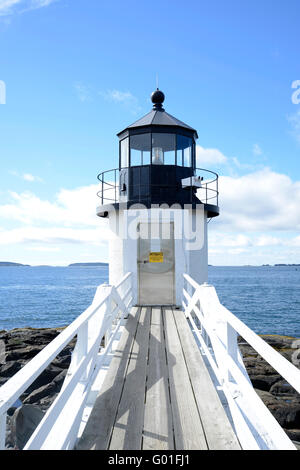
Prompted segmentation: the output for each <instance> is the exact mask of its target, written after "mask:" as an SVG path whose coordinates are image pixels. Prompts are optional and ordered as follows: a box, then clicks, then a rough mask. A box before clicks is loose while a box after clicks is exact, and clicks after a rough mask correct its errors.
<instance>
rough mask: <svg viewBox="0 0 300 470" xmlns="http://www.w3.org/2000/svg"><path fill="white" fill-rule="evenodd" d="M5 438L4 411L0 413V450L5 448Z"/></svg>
mask: <svg viewBox="0 0 300 470" xmlns="http://www.w3.org/2000/svg"><path fill="white" fill-rule="evenodd" d="M5 438H6V413H3V414H2V415H0V450H4V449H5Z"/></svg>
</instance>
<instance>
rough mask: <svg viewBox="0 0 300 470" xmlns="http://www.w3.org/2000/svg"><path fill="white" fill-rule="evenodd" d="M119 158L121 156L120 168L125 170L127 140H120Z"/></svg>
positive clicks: (127, 151)
mask: <svg viewBox="0 0 300 470" xmlns="http://www.w3.org/2000/svg"><path fill="white" fill-rule="evenodd" d="M120 156H121V159H120V160H121V161H120V163H121V168H127V167H128V166H129V139H128V137H127V138H126V139H123V140H121V142H120Z"/></svg>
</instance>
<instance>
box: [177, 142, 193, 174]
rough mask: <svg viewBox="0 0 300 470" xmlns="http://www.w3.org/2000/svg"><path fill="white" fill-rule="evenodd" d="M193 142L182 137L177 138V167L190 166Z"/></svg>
mask: <svg viewBox="0 0 300 470" xmlns="http://www.w3.org/2000/svg"><path fill="white" fill-rule="evenodd" d="M192 148H193V140H192V139H191V138H190V137H185V136H184V135H178V136H177V165H180V166H182V165H183V166H189V167H190V166H192Z"/></svg>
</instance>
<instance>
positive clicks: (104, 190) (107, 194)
mask: <svg viewBox="0 0 300 470" xmlns="http://www.w3.org/2000/svg"><path fill="white" fill-rule="evenodd" d="M124 169H125V170H126V168H123V170H124ZM193 176H201V177H202V178H204V179H203V180H202V182H201V188H199V189H197V193H196V194H197V197H198V198H199V200H200V201H201V202H202V203H204V204H212V205H216V206H218V202H219V188H218V181H219V176H218V174H217V173H215V172H214V171H211V170H206V169H205V168H195V170H194V175H193ZM97 178H98V180H99V182H100V189H99V191H98V192H97V196H98V197H99V198H100V200H101V205H105V204H117V203H119V202H120V193H119V169H118V168H114V169H112V170H107V171H104V172H102V173H100V174H99V175H98V176H97ZM191 178H192V177H191ZM150 187H151V188H152V189H160V188H164V189H170V190H172V189H173V190H174V189H176V187H175V186H174V185H170V184H155V183H151V184H150ZM144 188H149V185H148V184H143V183H139V184H138V186H137V187H136V188H135V192H136V194H139V195H143V192H144V191H143V190H144ZM190 190H191V191H192V188H191V189H190ZM191 194H193V191H192V193H191ZM141 197H142V196H141Z"/></svg>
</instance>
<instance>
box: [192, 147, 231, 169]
mask: <svg viewBox="0 0 300 470" xmlns="http://www.w3.org/2000/svg"><path fill="white" fill-rule="evenodd" d="M196 160H197V165H200V166H201V165H207V164H209V165H224V164H225V163H227V162H228V158H227V157H225V155H223V153H222V152H220V150H218V149H214V148H207V149H206V148H204V147H201V146H200V145H197V146H196Z"/></svg>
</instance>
